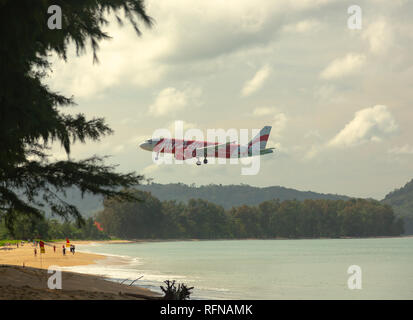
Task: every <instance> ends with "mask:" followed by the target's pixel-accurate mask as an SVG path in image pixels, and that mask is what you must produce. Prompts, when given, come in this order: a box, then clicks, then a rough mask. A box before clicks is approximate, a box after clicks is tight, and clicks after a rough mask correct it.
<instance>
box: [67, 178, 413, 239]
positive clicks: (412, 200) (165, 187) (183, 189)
mask: <svg viewBox="0 0 413 320" xmlns="http://www.w3.org/2000/svg"><path fill="white" fill-rule="evenodd" d="M136 188H137V189H139V190H142V191H146V192H150V193H151V194H152V195H153V196H154V197H156V198H158V199H159V200H160V201H169V200H175V201H177V202H184V203H188V201H189V200H190V199H203V200H206V201H208V202H212V203H214V204H217V205H220V206H222V207H223V208H224V209H230V208H232V207H238V206H242V205H249V206H256V205H259V204H260V203H262V202H264V201H269V200H273V199H279V200H280V201H285V200H294V199H296V200H299V201H304V200H306V199H312V200H316V199H324V200H348V199H350V197H347V196H343V195H335V194H322V193H316V192H311V191H299V190H295V189H290V188H284V187H280V186H272V187H264V188H260V187H253V186H249V185H243V184H241V185H214V184H210V185H205V186H195V185H186V184H183V183H170V184H158V183H151V184H145V185H139V186H137V187H136ZM67 201H68V202H69V203H71V204H75V205H77V206H78V207H79V209H80V211H81V212H82V214H83V215H84V216H85V217H89V216H92V215H94V214H95V213H97V212H98V211H101V210H103V199H102V197H99V196H93V195H90V194H86V195H85V197H84V198H83V199H82V198H81V196H80V191H78V190H76V189H69V190H67ZM382 202H384V203H386V204H389V205H390V206H391V207H392V208H393V209H394V212H395V215H396V216H397V217H402V218H403V220H404V228H405V232H406V233H407V234H413V180H412V181H410V182H409V183H407V184H406V185H405V186H404V187H402V188H400V189H397V190H395V191H393V192H391V193H389V194H388V195H387V196H386V197H385V199H383V200H382Z"/></svg>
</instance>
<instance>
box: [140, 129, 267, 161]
mask: <svg viewBox="0 0 413 320" xmlns="http://www.w3.org/2000/svg"><path fill="white" fill-rule="evenodd" d="M271 128H272V127H271V126H265V127H264V128H262V129H261V130H260V132H259V133H258V134H257V135H256V136H255V137H254V138H253V139H252V140H251V141H250V142H248V144H247V145H243V146H242V145H239V144H235V143H234V142H227V143H223V144H218V142H208V141H197V140H182V139H175V138H172V139H167V138H162V137H161V138H152V139H148V140H146V141H145V142H143V143H141V144H140V145H139V147H141V148H142V149H143V150H146V151H151V152H156V157H155V160H158V156H159V154H160V153H172V154H173V155H174V156H175V159H177V160H186V159H192V158H197V162H196V164H197V165H198V166H200V165H201V161H200V160H199V158H200V157H203V158H204V164H207V163H208V159H207V157H215V158H226V159H229V158H245V157H252V156H255V155H259V156H262V155H264V154H269V153H273V152H274V151H273V150H274V149H275V148H266V145H267V141H268V137H269V136H270V132H271Z"/></svg>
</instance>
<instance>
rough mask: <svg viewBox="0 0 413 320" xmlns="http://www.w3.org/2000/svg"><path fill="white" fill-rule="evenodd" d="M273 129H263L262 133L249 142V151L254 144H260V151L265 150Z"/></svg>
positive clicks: (268, 127) (267, 127) (269, 127)
mask: <svg viewBox="0 0 413 320" xmlns="http://www.w3.org/2000/svg"><path fill="white" fill-rule="evenodd" d="M271 128H272V127H271V126H265V127H264V128H262V129H261V130H260V132H259V133H258V134H257V135H256V136H255V137H254V139H252V140H251V141H250V142H248V149H251V148H252V145H253V144H256V143H259V146H260V148H259V150H264V149H265V147H266V145H267V141H268V138H269V136H270V132H271Z"/></svg>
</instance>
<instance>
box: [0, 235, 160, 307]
mask: <svg viewBox="0 0 413 320" xmlns="http://www.w3.org/2000/svg"><path fill="white" fill-rule="evenodd" d="M72 243H73V244H74V245H75V246H76V245H80V246H82V245H89V244H92V243H99V244H110V243H118V244H119V243H130V241H125V240H109V241H107V240H105V241H72ZM62 245H65V243H64V242H55V243H45V251H46V252H45V253H44V254H40V248H39V247H36V250H37V254H36V255H35V254H34V250H35V247H34V246H33V244H32V243H25V244H24V245H23V246H21V245H19V247H18V248H17V246H16V245H10V246H3V247H2V248H1V250H0V300H11V299H28V300H30V299H46V300H50V299H53V300H55V299H57V300H60V299H64V300H67V299H70V300H71V299H81V300H89V299H92V300H94V299H99V300H101V299H115V300H118V299H126V300H128V299H159V298H160V297H161V295H159V294H158V293H157V292H154V291H151V290H149V289H147V288H144V287H139V286H128V285H126V284H120V283H116V282H114V281H110V280H107V277H104V276H100V275H96V274H86V273H81V272H72V271H65V270H64V269H65V268H71V267H74V268H75V267H82V266H93V265H96V264H97V263H99V262H103V261H104V260H105V259H108V257H110V256H109V255H104V254H95V253H85V252H75V254H72V253H71V252H70V251H69V250H67V251H66V255H63V253H62ZM53 246H56V252H54V249H53ZM119 260H120V258H119ZM51 266H57V267H60V268H61V269H60V270H61V272H62V273H61V274H62V290H50V289H48V287H47V279H48V278H49V277H50V276H51V275H50V274H48V270H47V269H48V268H49V267H51Z"/></svg>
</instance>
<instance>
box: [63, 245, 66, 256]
mask: <svg viewBox="0 0 413 320" xmlns="http://www.w3.org/2000/svg"><path fill="white" fill-rule="evenodd" d="M63 255H64V256H65V255H66V248H65V246H63Z"/></svg>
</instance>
